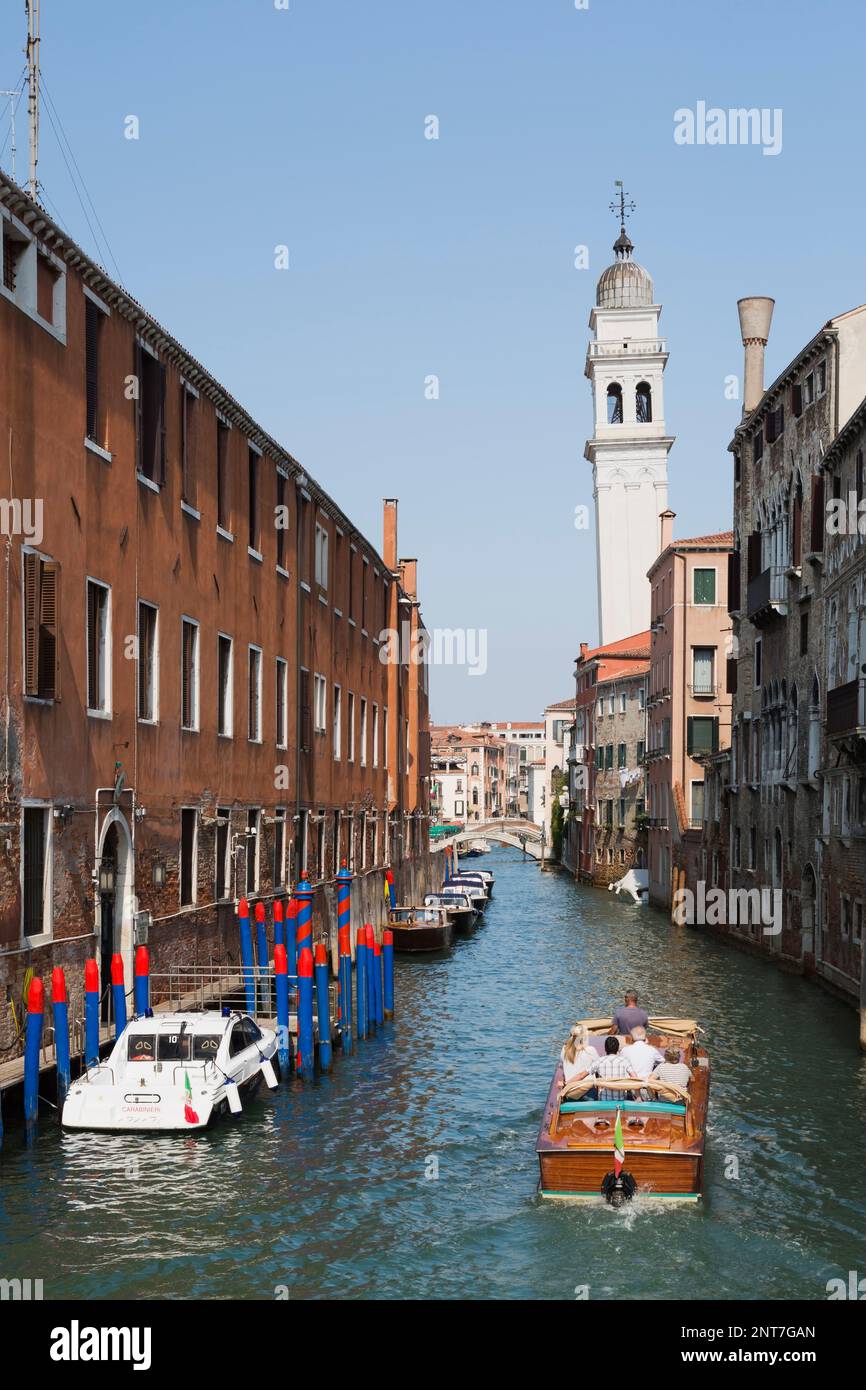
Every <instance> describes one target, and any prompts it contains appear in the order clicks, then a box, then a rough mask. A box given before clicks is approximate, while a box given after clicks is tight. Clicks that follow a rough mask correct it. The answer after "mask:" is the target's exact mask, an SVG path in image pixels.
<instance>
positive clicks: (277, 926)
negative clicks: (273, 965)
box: [274, 898, 288, 966]
mask: <svg viewBox="0 0 866 1390" xmlns="http://www.w3.org/2000/svg"><path fill="white" fill-rule="evenodd" d="M285 944H286V923H285V909H284V908H283V904H282V900H281V899H280V898H274V946H275V947H276V946H285ZM286 965H287V966H288V959H287V961H286Z"/></svg>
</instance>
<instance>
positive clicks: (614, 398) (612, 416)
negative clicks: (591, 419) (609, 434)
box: [607, 381, 622, 425]
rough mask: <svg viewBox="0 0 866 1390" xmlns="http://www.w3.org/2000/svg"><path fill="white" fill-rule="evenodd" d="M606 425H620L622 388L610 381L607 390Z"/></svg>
mask: <svg viewBox="0 0 866 1390" xmlns="http://www.w3.org/2000/svg"><path fill="white" fill-rule="evenodd" d="M607 423H608V424H609V425H621V424H622V387H621V386H620V385H619V383H618V382H616V381H612V382H611V383H610V385H609V386H608V388H607Z"/></svg>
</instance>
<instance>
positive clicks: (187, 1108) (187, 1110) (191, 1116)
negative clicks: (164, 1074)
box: [183, 1071, 198, 1125]
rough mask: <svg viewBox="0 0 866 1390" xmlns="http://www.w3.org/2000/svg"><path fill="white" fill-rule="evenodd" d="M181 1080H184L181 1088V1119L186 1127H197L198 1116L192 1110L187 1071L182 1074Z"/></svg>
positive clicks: (190, 1088)
mask: <svg viewBox="0 0 866 1390" xmlns="http://www.w3.org/2000/svg"><path fill="white" fill-rule="evenodd" d="M183 1078H184V1088H183V1089H184V1107H183V1118H184V1119H185V1120H186V1122H187V1124H188V1125H197V1124H198V1115H197V1114H196V1112H195V1111H194V1110H193V1108H192V1086H191V1085H190V1083H189V1072H188V1071H185V1072H184V1074H183Z"/></svg>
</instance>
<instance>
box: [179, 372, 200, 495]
mask: <svg viewBox="0 0 866 1390" xmlns="http://www.w3.org/2000/svg"><path fill="white" fill-rule="evenodd" d="M196 400H197V392H196V391H194V390H193V388H192V387H191V386H188V385H187V383H186V382H185V381H184V382H181V387H180V496H181V501H183V502H186V503H187V505H188V506H190V507H193V508H194V507H195V499H196V486H195V466H194V462H193V448H194V440H195V407H196Z"/></svg>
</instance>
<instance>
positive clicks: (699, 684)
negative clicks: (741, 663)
mask: <svg viewBox="0 0 866 1390" xmlns="http://www.w3.org/2000/svg"><path fill="white" fill-rule="evenodd" d="M689 692H690V694H691V696H692V698H693V699H695V700H712V699H714V698H715V697H716V696H717V695H718V693H719V686H718V683H717V682H716V681H695V683H694V684H693V685H690V686H689Z"/></svg>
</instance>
